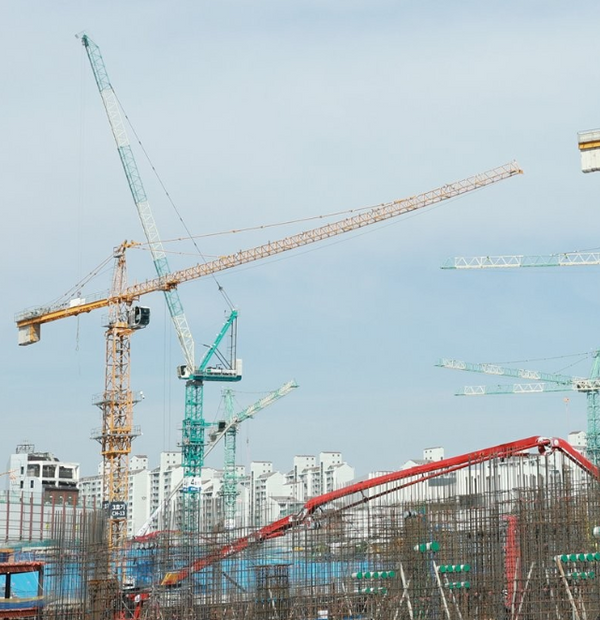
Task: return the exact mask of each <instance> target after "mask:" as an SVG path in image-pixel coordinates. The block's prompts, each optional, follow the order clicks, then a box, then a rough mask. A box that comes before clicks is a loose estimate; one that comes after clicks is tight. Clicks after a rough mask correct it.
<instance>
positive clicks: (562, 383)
mask: <svg viewBox="0 0 600 620" xmlns="http://www.w3.org/2000/svg"><path fill="white" fill-rule="evenodd" d="M593 358H594V361H593V363H592V369H591V372H590V376H589V377H572V376H569V375H562V374H558V373H557V374H554V373H545V372H540V371H538V370H528V369H523V368H509V367H506V366H499V365H497V364H473V363H470V362H464V361H462V360H454V359H447V358H446V359H441V360H439V361H438V362H437V363H436V366H439V367H441V368H450V369H453V370H465V371H468V372H479V373H483V374H486V375H493V376H496V377H499V376H502V377H517V378H520V379H525V380H527V381H529V383H514V384H510V385H506V384H504V385H496V386H485V385H475V386H473V385H471V386H465V387H464V388H463V389H462V390H460V391H459V392H457V393H456V395H457V396H486V395H490V394H540V393H542V392H567V391H575V392H581V393H583V394H585V395H586V397H587V453H588V457H589V459H590V461H592V463H594V464H595V465H598V464H600V351H594V353H593Z"/></svg>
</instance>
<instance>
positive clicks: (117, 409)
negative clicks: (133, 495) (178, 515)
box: [92, 243, 149, 550]
mask: <svg viewBox="0 0 600 620" xmlns="http://www.w3.org/2000/svg"><path fill="white" fill-rule="evenodd" d="M126 247H127V243H124V244H122V245H121V246H119V247H118V248H117V249H116V250H115V269H114V273H113V282H112V293H113V301H112V302H111V303H110V304H109V307H108V310H109V312H108V323H107V329H106V333H105V342H106V348H105V373H104V392H103V393H102V394H101V395H100V396H99V397H97V398H95V399H94V404H95V405H97V406H98V407H99V408H100V410H101V411H102V427H101V428H100V429H99V430H98V431H96V432H95V433H93V435H92V437H93V438H94V439H96V440H97V441H98V442H99V443H100V446H101V453H102V473H103V476H102V482H103V485H102V493H103V503H104V505H105V506H106V507H107V509H108V525H109V529H108V547H109V549H110V550H118V549H120V548H121V547H122V546H123V543H124V542H125V538H126V536H127V500H128V489H129V481H128V477H127V476H128V473H129V454H130V453H131V443H132V441H133V439H134V438H135V437H136V436H137V435H139V430H138V429H137V428H136V427H134V426H133V406H134V404H135V403H136V402H137V401H138V400H139V399H138V398H137V397H135V396H134V394H133V392H132V391H131V373H130V369H131V335H132V334H133V333H134V332H135V331H136V330H137V329H141V328H144V327H146V325H147V324H148V319H149V312H148V309H147V308H133V307H132V302H131V301H129V300H124V299H123V298H121V293H122V291H123V290H124V289H125V287H126V285H127V271H126V263H125V250H126Z"/></svg>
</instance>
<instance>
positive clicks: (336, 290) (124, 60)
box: [0, 0, 600, 477]
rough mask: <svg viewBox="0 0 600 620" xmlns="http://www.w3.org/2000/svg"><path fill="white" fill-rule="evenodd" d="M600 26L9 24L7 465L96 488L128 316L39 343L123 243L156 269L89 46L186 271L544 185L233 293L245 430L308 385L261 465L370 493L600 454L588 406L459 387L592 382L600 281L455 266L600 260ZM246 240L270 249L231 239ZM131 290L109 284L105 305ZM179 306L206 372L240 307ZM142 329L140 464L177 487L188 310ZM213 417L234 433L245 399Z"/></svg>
mask: <svg viewBox="0 0 600 620" xmlns="http://www.w3.org/2000/svg"><path fill="white" fill-rule="evenodd" d="M599 20H600V4H598V3H597V2H592V1H587V0H584V1H582V2H578V3H577V4H576V5H573V4H567V3H563V2H552V1H550V2H548V1H545V2H536V1H531V2H525V3H524V2H517V1H513V0H508V1H506V2H502V3H497V2H486V3H482V2H474V1H469V0H466V1H465V2H460V3H445V2H439V1H438V2H434V1H425V2H419V3H416V2H402V1H400V0H397V1H386V0H368V1H367V0H344V1H334V0H330V1H328V0H320V1H318V2H317V1H311V0H305V1H300V0H299V1H297V2H275V1H269V0H264V1H259V0H256V1H255V2H248V1H246V2H243V1H241V0H236V1H234V0H224V1H221V2H218V3H215V2H208V1H205V0H195V1H193V2H184V1H180V0H174V1H173V2H158V1H152V0H145V1H144V2H139V1H137V0H131V1H130V2H127V3H121V2H110V1H108V2H103V3H96V2H91V1H81V2H66V1H58V2H53V3H48V2H42V1H40V0H32V1H31V2H29V3H27V7H26V8H25V5H24V4H23V3H22V2H17V1H14V0H7V1H5V2H2V3H1V4H0V41H2V43H1V46H2V48H3V53H2V54H0V74H1V75H2V77H3V89H2V90H3V94H2V110H3V120H4V123H3V132H2V148H1V149H0V164H1V165H0V171H1V172H0V177H1V178H2V194H3V201H2V202H3V208H2V213H3V219H4V226H3V230H4V235H3V238H4V248H3V249H4V251H3V259H4V260H3V268H2V279H3V283H4V287H3V288H4V292H3V295H2V298H3V302H4V303H2V305H1V310H0V311H1V320H0V347H1V349H0V364H1V366H2V372H1V375H0V376H1V377H2V379H1V388H2V396H3V398H2V403H1V410H2V419H3V432H2V433H0V458H2V454H4V455H5V458H6V460H7V461H8V457H9V455H10V454H11V452H13V451H14V449H15V447H16V446H17V445H18V444H20V443H22V442H24V441H27V442H30V443H33V444H35V446H36V449H38V450H40V451H51V452H54V453H55V454H56V455H57V456H58V457H59V458H60V459H62V460H65V461H74V462H79V463H80V464H81V471H82V474H83V475H92V474H94V473H95V472H96V468H97V465H98V463H99V461H100V450H99V444H97V443H96V442H94V441H93V440H91V439H90V435H91V432H92V430H93V429H95V428H97V427H99V426H100V411H99V410H98V409H97V408H96V407H94V406H93V405H92V404H91V402H92V396H93V395H95V394H98V393H100V392H102V389H103V382H104V329H103V327H102V325H103V322H102V320H103V318H104V316H103V312H102V311H97V312H95V313H94V312H93V313H90V314H89V315H85V316H81V317H79V318H78V319H74V318H70V319H66V320H63V321H57V322H55V323H50V324H47V325H44V326H43V327H42V339H41V341H40V342H39V343H37V344H36V345H34V346H29V347H18V346H17V332H16V328H15V325H14V315H15V313H17V312H19V311H21V310H23V309H25V308H30V307H35V306H39V305H43V304H46V303H47V302H50V301H53V300H55V299H57V298H59V297H61V295H63V294H64V293H65V292H66V291H68V290H70V289H71V287H72V286H74V285H75V284H76V283H77V282H79V281H80V280H81V279H83V278H85V277H86V276H87V275H88V274H89V273H90V272H92V271H93V270H94V268H95V267H96V266H97V265H99V264H100V263H101V262H102V261H103V260H105V259H106V258H107V257H109V256H110V255H111V253H112V250H113V248H114V247H115V246H117V245H119V244H120V243H121V242H122V241H124V240H126V239H128V240H136V241H143V233H142V229H141V226H140V223H139V220H138V218H137V215H136V211H135V207H134V204H133V201H132V199H131V195H130V193H129V190H128V188H127V184H126V181H125V177H124V175H123V171H122V169H121V167H120V163H119V159H118V156H117V152H116V149H115V145H114V142H113V139H112V136H111V133H110V130H109V126H108V123H107V120H106V117H105V114H104V110H103V108H102V105H101V101H100V97H99V95H98V92H97V90H96V87H95V83H94V81H93V76H92V72H91V69H90V66H89V63H88V61H87V57H86V55H85V52H84V49H83V47H82V45H81V42H80V41H79V40H78V39H77V38H76V36H75V35H76V34H78V33H81V32H83V31H85V32H87V33H88V35H89V36H90V37H91V38H92V39H93V40H94V41H95V42H96V43H97V44H98V46H99V47H100V49H101V51H102V54H103V57H104V60H105V63H106V66H107V69H108V72H109V75H110V78H111V82H112V84H113V86H114V88H115V90H116V92H117V95H118V97H119V100H120V101H121V104H122V105H123V108H124V110H125V112H126V113H127V115H128V118H129V119H130V121H131V124H132V126H133V128H134V129H135V132H136V134H137V136H139V139H140V140H141V142H142V143H143V146H144V149H145V151H146V152H147V153H148V156H149V160H148V159H147V158H146V156H145V155H144V152H143V151H142V149H141V148H140V147H139V145H138V144H137V142H136V141H135V140H133V139H132V142H134V147H135V154H136V157H137V160H138V163H139V167H140V171H141V173H142V178H143V179H144V183H145V186H146V190H147V193H148V196H149V200H150V203H151V205H152V209H153V212H154V216H155V218H156V221H157V224H158V227H159V230H160V233H161V236H162V238H163V239H164V240H165V247H166V248H167V249H168V251H169V260H170V263H171V267H172V268H173V269H180V268H184V267H187V266H190V265H192V264H195V263H197V262H200V261H201V260H202V258H201V257H200V256H199V255H198V253H197V249H196V247H194V245H193V244H192V243H191V242H190V241H189V240H186V239H185V237H186V236H187V233H186V229H185V227H187V229H188V230H189V231H190V232H191V233H192V234H193V235H194V236H197V238H196V244H197V245H198V247H199V249H200V251H201V253H202V255H203V256H204V257H206V258H211V257H214V256H219V255H223V254H228V253H231V252H234V251H236V250H238V249H242V248H249V247H253V246H255V245H259V244H261V243H265V242H266V241H273V240H275V239H278V238H282V237H285V236H288V235H290V234H293V233H295V232H299V231H301V230H304V229H308V228H312V227H314V226H317V225H319V224H320V223H322V221H318V220H309V219H308V218H312V217H315V216H321V215H325V214H331V213H336V212H342V211H346V210H350V209H358V208H363V207H368V206H372V205H377V204H380V203H384V202H388V201H391V200H395V199H400V198H404V197H408V196H412V195H414V194H418V193H422V192H425V191H428V190H430V189H434V188H437V187H440V186H442V185H444V184H447V183H450V182H452V181H457V180H460V179H463V178H466V177H469V176H471V175H473V174H476V173H478V172H483V171H485V170H488V169H490V168H494V167H496V166H500V165H502V164H505V163H507V162H509V161H512V160H516V161H517V162H518V163H519V165H520V166H521V167H522V168H523V170H524V173H525V174H523V175H520V176H518V177H516V178H512V179H508V180H505V181H502V182H501V183H498V184H496V185H493V186H491V187H488V188H485V189H482V190H479V191H477V192H473V193H472V194H469V195H466V196H464V197H462V198H460V199H456V200H452V201H448V202H444V203H442V204H440V205H438V206H436V207H435V208H429V209H424V210H421V211H419V212H417V213H416V214H412V215H409V216H403V217H399V218H397V219H395V220H393V221H391V222H387V223H385V224H382V225H376V226H372V227H370V228H368V229H364V230H362V231H360V232H356V233H350V234H348V235H344V236H342V237H338V238H336V239H335V240H333V241H329V242H324V243H320V244H315V245H313V246H311V247H309V248H306V249H304V250H297V251H293V252H289V253H286V254H284V255H280V256H278V257H275V258H271V259H267V260H264V261H262V262H260V263H259V262H257V263H254V264H252V265H249V266H246V267H243V268H239V269H236V270H232V271H230V272H223V273H222V274H219V275H218V283H219V284H220V285H221V286H222V287H223V288H224V289H225V291H226V293H227V295H228V296H229V298H230V299H231V300H232V302H233V304H234V305H235V307H236V308H238V309H239V312H240V319H239V325H238V356H239V357H241V358H243V363H244V378H243V380H242V381H241V382H240V383H239V384H236V386H235V391H236V395H235V400H236V406H237V407H238V408H239V409H242V408H244V407H246V406H247V405H249V404H250V403H252V402H254V401H255V400H257V399H258V398H260V397H261V396H263V395H264V394H266V393H267V392H269V391H270V390H274V389H276V388H278V387H279V386H281V385H282V384H283V383H285V382H286V381H288V380H289V379H292V378H294V379H295V380H296V381H297V382H298V384H299V385H300V387H299V389H297V390H295V391H294V392H292V393H291V394H289V395H288V396H286V397H285V398H284V399H282V400H281V401H280V402H278V403H277V404H275V405H273V406H272V407H271V408H269V409H265V410H264V411H261V412H260V413H259V414H257V416H256V418H255V419H254V420H251V421H248V422H246V423H245V424H244V425H243V427H241V428H240V433H239V440H238V455H237V460H238V463H240V464H246V465H248V464H249V463H250V461H252V460H261V461H272V462H273V464H274V467H275V468H276V469H279V470H282V471H286V470H288V469H290V468H291V465H292V458H293V456H294V455H295V454H315V455H318V454H319V452H322V451H341V452H342V454H343V456H344V459H345V460H346V461H347V462H348V463H349V464H351V465H352V466H354V467H355V468H356V474H357V476H358V477H361V476H365V475H366V474H367V473H368V472H370V471H384V470H395V469H398V468H399V467H401V466H402V464H403V463H404V462H405V461H407V460H408V459H411V458H420V457H421V456H422V451H423V449H425V448H428V447H432V446H443V447H444V448H445V450H446V455H448V456H450V455H457V454H462V453H464V452H468V451H471V450H477V449H480V448H485V447H488V446H492V445H496V444H498V443H502V442H505V441H513V440H516V439H520V438H524V437H528V436H531V435H545V436H558V437H566V436H567V434H568V433H569V432H570V431H573V430H583V429H585V425H586V402H585V397H584V396H583V395H579V394H576V393H553V394H545V395H535V396H496V397H492V396H488V397H482V398H465V397H462V398H460V397H456V396H454V393H455V392H456V391H457V390H458V389H459V388H461V387H462V386H464V385H478V384H489V385H493V384H494V381H493V378H489V377H486V376H484V375H476V374H470V373H460V372H454V371H449V370H443V369H440V368H437V367H435V363H436V361H437V359H438V358H440V357H453V358H457V359H464V360H467V361H472V362H484V361H486V362H491V361H494V362H500V363H508V362H514V365H516V366H519V367H527V368H537V369H540V370H544V371H547V372H559V371H560V372H564V373H567V374H569V373H570V374H574V375H578V376H586V375H587V373H588V372H589V369H590V367H591V363H592V360H591V357H590V355H591V353H592V352H593V351H594V350H595V347H597V346H598V344H599V340H600V339H599V337H598V334H597V333H596V332H597V330H596V328H594V324H595V323H594V320H595V319H594V317H595V316H596V312H597V304H598V300H599V295H598V287H597V279H598V268H594V267H582V268H578V269H573V270H566V272H564V271H563V270H561V269H551V268H548V269H538V270H512V271H508V272H497V271H481V272H472V273H465V272H455V271H445V270H441V269H440V266H441V265H442V264H443V262H444V261H445V260H446V259H447V258H448V257H451V256H472V255H494V254H513V253H518V254H521V253H523V254H550V253H553V252H563V251H572V250H583V249H592V248H597V247H598V238H597V237H596V234H595V233H593V230H594V229H596V228H598V227H599V226H600V212H599V210H598V204H599V202H600V175H593V174H589V175H584V174H583V173H582V172H581V168H580V156H579V153H578V149H577V132H578V131H581V130H585V129H590V128H594V127H599V126H600V80H598V79H597V73H598V68H597V64H598V50H597V24H598V21H599ZM130 135H131V136H132V138H133V134H132V131H131V129H130ZM149 162H151V163H149ZM152 167H153V168H154V169H155V170H156V171H157V174H158V178H157V176H156V175H155V173H154V172H153V169H152ZM159 179H160V181H159ZM162 185H164V186H165V187H166V189H167V191H168V196H170V199H169V198H168V197H167V195H166V194H165V191H164V190H163V188H162ZM171 200H172V202H173V204H174V205H175V208H174V207H173V205H172V204H171ZM303 220H304V221H303ZM182 221H183V222H184V223H185V227H184V226H183V224H182ZM292 221H296V223H292V224H286V225H283V224H282V225H278V226H274V227H269V228H261V227H264V226H268V225H271V224H281V223H284V222H292ZM243 229H254V230H251V231H246V232H236V233H232V232H228V234H220V235H213V234H212V233H220V232H227V231H233V230H238V231H240V230H243ZM207 235H210V236H207ZM176 239H180V241H172V240H176ZM181 239H183V240H181ZM128 264H129V274H128V277H129V281H130V282H135V281H140V280H144V279H146V278H148V277H152V276H153V275H154V272H153V267H152V263H151V258H150V255H149V254H148V252H145V251H142V250H137V251H136V250H132V251H130V252H129V253H128ZM109 285H110V269H104V270H103V271H102V272H101V274H100V275H99V276H98V277H97V278H95V279H94V280H93V281H92V282H91V284H90V286H89V287H86V289H85V291H84V293H85V294H89V293H90V292H94V291H96V290H104V289H106V288H108V286H109ZM179 292H180V296H181V299H182V302H183V305H184V308H185V310H186V314H187V317H188V321H189V323H190V325H191V327H192V331H193V334H194V338H195V340H196V343H197V348H198V349H199V350H201V349H202V345H203V344H208V343H210V342H212V340H213V338H214V337H215V335H216V334H217V332H218V331H219V329H220V327H221V325H222V323H223V322H224V320H225V317H226V314H227V311H228V306H227V304H226V303H225V301H224V299H223V297H222V296H221V295H220V293H219V291H218V285H217V283H216V282H215V281H214V280H213V279H211V278H206V279H203V280H198V281H195V282H189V283H186V284H184V285H182V286H181V287H180V290H179ZM141 303H143V304H144V305H147V306H149V307H150V308H151V312H152V319H151V324H150V326H149V327H148V328H147V329H145V330H143V331H140V332H139V333H136V334H135V335H134V337H133V339H132V387H133V389H134V390H142V391H143V392H144V395H145V399H144V400H143V401H142V402H141V403H139V404H138V405H137V406H136V408H135V423H136V424H139V425H140V426H141V428H142V435H141V436H140V437H139V438H138V439H136V440H135V442H134V447H133V453H135V454H146V455H147V456H148V457H149V459H150V464H151V466H155V465H157V464H158V459H159V453H160V452H161V451H162V450H175V449H178V441H179V440H180V435H181V431H180V429H181V420H182V417H183V405H184V385H183V383H182V382H180V381H178V379H177V378H176V373H175V367H176V366H177V365H178V364H180V363H182V355H181V352H180V350H179V348H178V343H177V341H176V339H175V337H174V335H173V329H172V327H171V325H170V322H169V318H168V315H167V311H166V307H165V303H164V299H163V297H162V296H161V294H159V293H156V294H151V295H147V296H145V297H144V299H143V301H142V302H141ZM593 319H594V320H593ZM565 398H566V399H568V400H565ZM205 413H206V418H207V419H208V420H210V421H213V420H217V419H219V418H220V417H222V416H223V406H222V404H221V388H220V386H219V385H209V386H208V387H207V388H206V408H205ZM222 458H223V457H222V452H221V451H220V450H218V449H217V450H215V451H214V452H213V453H212V454H211V456H210V457H209V459H208V462H207V464H208V465H212V466H214V467H219V466H220V465H221V462H222ZM0 473H1V472H0Z"/></svg>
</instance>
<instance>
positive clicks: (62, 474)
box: [58, 466, 73, 480]
mask: <svg viewBox="0 0 600 620" xmlns="http://www.w3.org/2000/svg"><path fill="white" fill-rule="evenodd" d="M58 477H59V478H66V479H68V480H73V470H72V469H71V468H70V467H62V466H61V467H59V468H58Z"/></svg>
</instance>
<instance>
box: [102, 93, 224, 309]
mask: <svg viewBox="0 0 600 620" xmlns="http://www.w3.org/2000/svg"><path fill="white" fill-rule="evenodd" d="M113 92H114V94H115V99H116V100H117V103H118V104H119V106H120V108H121V110H122V111H123V116H124V118H125V120H126V121H127V124H128V125H129V127H130V128H131V131H132V132H133V135H134V137H135V139H136V141H137V143H138V145H139V147H140V149H141V150H142V153H143V154H144V157H145V158H146V161H147V162H148V164H149V165H150V168H151V169H152V172H153V173H154V176H155V177H156V178H157V180H158V182H159V184H160V186H161V188H162V190H163V192H164V193H165V196H166V197H167V200H168V201H169V204H170V205H171V207H172V208H173V211H175V214H176V215H177V217H178V219H179V221H180V222H181V225H182V226H183V229H184V230H185V232H186V233H187V237H185V239H188V240H190V241H191V242H192V243H193V244H194V247H195V248H196V251H197V253H198V256H200V258H201V259H202V260H203V261H204V262H205V263H206V262H208V261H207V259H206V257H205V256H204V254H203V252H202V251H201V250H200V248H199V247H198V244H197V243H196V239H195V238H194V236H193V235H192V233H191V231H190V229H189V227H188V225H187V223H186V222H185V220H184V219H183V215H182V214H181V212H180V211H179V209H178V208H177V205H176V204H175V201H174V200H173V198H172V197H171V194H170V193H169V190H168V189H167V187H166V185H165V183H164V181H163V180H162V177H161V176H160V174H159V173H158V170H157V169H156V166H155V165H154V162H153V161H152V160H151V159H150V154H149V153H148V151H147V150H146V147H145V146H144V145H143V144H142V141H141V139H140V137H139V135H138V133H137V131H136V130H135V127H134V126H133V123H132V122H131V119H130V118H129V116H128V115H127V112H126V111H125V108H124V107H123V104H122V103H121V100H120V99H119V96H118V95H117V93H116V91H114V88H113ZM163 243H164V242H163ZM211 277H212V279H213V280H214V282H215V284H216V285H217V290H218V291H219V293H221V295H222V296H223V299H225V302H226V303H227V305H228V306H229V309H230V310H233V309H234V305H233V302H232V301H231V299H230V298H229V295H228V294H227V292H226V291H225V289H224V288H223V285H222V284H221V283H220V282H219V280H217V276H215V275H214V274H212V276H211Z"/></svg>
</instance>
